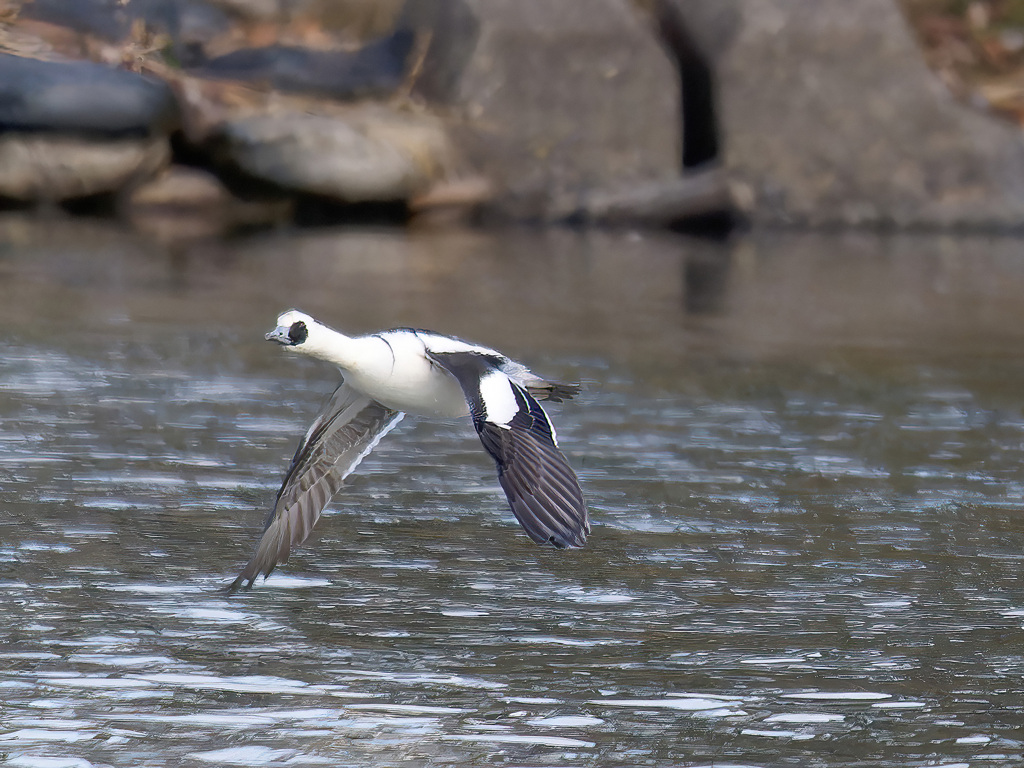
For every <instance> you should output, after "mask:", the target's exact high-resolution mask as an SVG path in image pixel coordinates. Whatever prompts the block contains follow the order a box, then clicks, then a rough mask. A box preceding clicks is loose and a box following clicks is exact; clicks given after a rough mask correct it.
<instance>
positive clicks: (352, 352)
mask: <svg viewBox="0 0 1024 768" xmlns="http://www.w3.org/2000/svg"><path fill="white" fill-rule="evenodd" d="M306 326H307V330H308V332H309V335H308V336H307V337H306V341H305V342H304V343H303V344H301V345H300V346H298V347H294V349H295V351H296V352H301V353H303V354H305V355H309V356H310V357H315V358H317V359H318V360H324V361H326V362H328V363H333V364H334V365H336V366H338V367H339V368H341V369H342V370H351V369H352V368H355V367H358V362H359V351H358V350H359V347H360V344H359V340H358V339H353V338H352V337H351V336H346V335H345V334H343V333H339V332H338V331H336V330H334V329H333V328H328V327H327V326H326V325H322V324H320V323H318V322H315V321H314V322H312V323H307V324H306Z"/></svg>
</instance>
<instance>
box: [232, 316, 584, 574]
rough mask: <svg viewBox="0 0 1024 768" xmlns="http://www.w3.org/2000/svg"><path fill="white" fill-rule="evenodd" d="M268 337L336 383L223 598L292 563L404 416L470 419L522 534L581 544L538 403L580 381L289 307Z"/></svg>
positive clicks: (570, 486) (565, 393)
mask: <svg viewBox="0 0 1024 768" xmlns="http://www.w3.org/2000/svg"><path fill="white" fill-rule="evenodd" d="M266 338H267V339H268V340H269V341H273V342H276V343H277V344H280V345H282V346H283V347H285V348H286V349H288V350H291V351H294V352H300V353H302V354H306V355H309V356H310V357H315V358H318V359H320V360H324V361H326V362H329V363H333V364H334V365H336V366H338V368H340V369H341V373H342V379H343V380H342V383H341V384H340V385H339V386H338V388H337V389H336V390H335V391H334V394H333V395H331V397H330V399H329V400H328V402H327V404H326V405H325V406H324V408H323V409H322V410H321V411H320V413H319V414H318V415H317V417H316V419H314V421H313V424H312V426H310V428H309V430H308V431H307V432H306V435H305V437H303V438H302V441H301V442H300V443H299V447H298V450H297V451H296V452H295V457H294V458H293V459H292V463H291V466H290V467H289V468H288V472H287V473H286V474H285V478H284V483H283V484H282V485H281V490H280V491H278V493H277V501H276V502H275V504H274V508H273V509H272V510H271V511H270V514H269V515H268V517H267V520H266V524H265V527H264V530H263V537H262V538H261V539H260V541H259V544H258V545H257V547H256V553H255V554H254V555H253V556H252V559H251V560H249V562H248V564H247V565H246V566H245V568H243V569H242V572H241V573H240V574H239V576H238V578H237V579H235V580H234V582H232V583H231V585H230V586H229V587H228V592H229V593H231V592H235V591H237V590H238V589H240V588H244V589H249V588H250V587H252V585H253V582H255V580H256V578H257V577H258V576H260V575H261V574H262V575H263V576H264V577H266V576H269V575H270V573H271V571H273V570H274V568H275V567H276V566H277V564H278V563H280V562H284V561H285V560H287V559H288V554H289V553H290V552H291V549H292V547H295V546H297V545H299V544H301V543H302V542H303V541H305V539H306V537H307V536H309V533H310V531H311V530H312V529H313V526H314V525H315V524H316V521H317V520H318V519H319V517H320V513H321V512H322V511H323V509H324V507H326V506H327V504H328V503H329V502H330V500H331V498H332V497H333V496H334V494H335V493H337V492H338V490H339V489H340V488H341V486H342V481H343V480H344V479H345V478H346V477H347V476H348V475H349V474H350V473H351V472H352V470H354V469H355V468H356V466H358V464H359V462H361V461H362V460H363V459H364V458H365V457H366V455H367V454H368V453H369V452H370V451H372V450H373V449H374V447H375V446H376V445H377V443H378V442H380V439H381V438H382V437H384V435H386V434H387V433H388V432H390V431H391V430H392V429H393V428H394V427H395V425H397V424H398V422H399V421H401V420H402V418H403V417H404V416H405V414H406V413H412V414H418V415H422V416H433V417H440V418H452V417H458V416H465V415H469V416H471V417H472V419H473V426H474V427H476V432H477V435H479V437H480V442H482V443H483V446H484V449H485V450H486V451H487V452H488V453H489V454H490V455H491V456H492V457H493V459H494V461H495V463H496V464H497V467H498V482H499V483H500V484H501V487H502V489H503V490H504V491H505V496H506V497H507V499H508V504H509V506H510V507H511V508H512V513H513V514H514V515H515V516H516V519H517V520H519V523H520V524H521V525H522V527H523V529H524V530H525V531H526V533H527V535H528V536H529V537H530V538H531V539H533V540H534V541H535V542H538V543H550V544H553V545H554V546H555V547H557V548H559V549H562V548H566V547H582V546H583V545H584V543H585V542H586V538H587V534H588V533H589V532H590V522H589V519H588V515H587V507H586V504H585V502H584V500H583V492H582V491H581V490H580V484H579V480H577V478H576V474H575V473H574V472H573V471H572V469H571V468H570V467H569V463H568V462H567V461H566V458H565V456H564V455H563V454H562V452H561V451H560V450H559V448H558V442H557V440H556V437H555V430H554V427H552V426H551V421H550V419H548V416H547V414H546V413H545V412H544V409H543V408H541V406H540V403H538V402H537V401H538V400H553V401H555V402H561V401H562V400H564V399H568V398H571V397H573V396H574V395H576V394H578V393H579V390H580V388H579V386H578V385H576V384H558V383H555V382H550V381H546V380H544V379H542V378H540V377H539V376H537V375H535V374H534V373H532V372H531V371H530V370H529V369H528V368H526V366H524V365H522V364H520V363H517V362H515V361H513V360H510V359H509V358H507V357H505V356H504V355H503V354H501V353H500V352H496V351H495V350H493V349H488V348H487V347H481V346H478V345H476V344H470V343H468V342H465V341H462V340H461V339H456V338H453V337H451V336H442V335H441V334H438V333H434V332H432V331H424V330H420V329H416V328H395V329H393V330H389V331H381V332H380V333H374V334H370V335H368V336H355V337H352V336H346V335H345V334H343V333H339V332H338V331H335V330H334V329H332V328H329V327H327V326H326V325H324V324H323V323H320V322H317V321H316V320H314V319H313V318H312V317H310V316H309V315H306V314H303V313H302V312H299V311H297V310H294V309H292V310H289V311H287V312H285V313H283V314H281V315H280V316H279V317H278V318H277V327H276V328H275V329H274V330H273V331H271V332H270V333H268V334H267V335H266Z"/></svg>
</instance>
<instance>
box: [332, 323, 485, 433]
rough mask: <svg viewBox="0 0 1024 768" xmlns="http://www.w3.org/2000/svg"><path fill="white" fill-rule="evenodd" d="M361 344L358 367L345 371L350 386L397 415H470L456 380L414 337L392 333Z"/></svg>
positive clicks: (413, 335) (403, 332)
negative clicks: (401, 412)
mask: <svg viewBox="0 0 1024 768" xmlns="http://www.w3.org/2000/svg"><path fill="white" fill-rule="evenodd" d="M358 341H359V343H360V346H361V347H362V349H360V355H359V360H358V363H357V364H356V365H354V366H352V367H351V368H348V369H343V373H344V374H345V380H346V381H347V382H348V383H349V385H350V386H352V387H355V388H356V389H359V390H360V391H362V392H365V393H366V394H367V395H369V396H370V397H372V398H373V399H374V400H376V401H377V402H379V403H381V404H382V405H386V406H387V407H388V408H393V409H394V410H397V411H404V412H406V413H414V414H419V415H422V416H434V417H441V418H454V417H457V416H465V415H466V414H467V413H469V406H468V405H467V404H466V397H465V395H464V394H463V392H462V388H461V387H460V386H459V383H458V382H457V381H456V380H455V377H454V376H452V375H451V374H449V373H448V372H447V371H446V370H444V369H443V368H441V367H439V366H437V365H435V364H433V363H432V362H431V361H430V359H429V358H428V357H427V356H426V353H425V350H424V347H423V342H422V341H420V339H418V338H417V336H416V335H415V334H414V333H412V332H408V331H388V332H385V333H382V334H379V335H376V336H366V337H363V338H361V339H358Z"/></svg>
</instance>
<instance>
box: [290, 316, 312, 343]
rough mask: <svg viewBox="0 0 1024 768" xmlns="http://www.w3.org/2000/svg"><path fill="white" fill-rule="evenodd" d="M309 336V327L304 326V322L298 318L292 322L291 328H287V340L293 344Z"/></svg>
mask: <svg viewBox="0 0 1024 768" xmlns="http://www.w3.org/2000/svg"><path fill="white" fill-rule="evenodd" d="M307 336H309V329H308V328H306V324H305V323H304V322H302V321H301V320H299V321H298V322H295V323H292V326H291V328H289V329H288V341H290V342H291V343H292V344H293V345H294V344H301V343H302V342H304V341H305V340H306V337H307Z"/></svg>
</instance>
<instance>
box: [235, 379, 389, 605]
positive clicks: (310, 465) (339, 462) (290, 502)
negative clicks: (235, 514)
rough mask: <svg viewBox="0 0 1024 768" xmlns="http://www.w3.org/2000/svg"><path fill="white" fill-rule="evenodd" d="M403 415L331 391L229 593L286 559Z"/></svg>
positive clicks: (351, 393) (344, 390)
mask: <svg viewBox="0 0 1024 768" xmlns="http://www.w3.org/2000/svg"><path fill="white" fill-rule="evenodd" d="M404 415H405V414H403V413H401V412H399V411H393V410H391V409H390V408H386V407H384V406H383V405H381V404H380V403H378V402H377V401H376V400H373V399H372V398H369V397H367V396H366V395H364V394H362V393H359V392H356V391H355V390H353V389H351V388H350V387H348V386H347V385H345V384H342V385H341V386H339V387H338V388H337V389H336V390H335V391H334V394H333V395H331V399H330V400H328V402H327V404H326V405H325V406H324V408H323V410H321V411H320V413H319V414H318V415H317V417H316V419H315V420H314V421H313V425H312V426H311V427H310V428H309V431H308V432H307V433H306V436H305V437H304V438H303V439H302V442H301V443H299V448H298V450H297V451H296V452H295V457H294V458H293V459H292V464H291V466H290V467H289V468H288V473H287V474H286V475H285V478H284V483H282V485H281V490H279V491H278V492H277V502H276V503H275V504H274V508H273V509H272V510H271V511H270V514H269V515H268V516H267V522H266V525H265V527H264V530H263V538H261V539H260V543H259V544H258V545H257V547H256V553H255V554H254V555H253V556H252V559H251V560H249V562H248V564H247V565H246V566H245V568H243V569H242V572H241V573H240V574H239V575H238V578H237V579H235V580H234V581H233V582H232V583H231V586H229V587H228V593H229V594H230V593H232V592H235V591H237V590H238V589H239V588H245V589H249V588H250V587H251V586H252V585H253V582H254V581H256V578H257V577H258V576H259V575H260V574H263V575H264V576H265V577H266V576H269V575H270V572H271V571H273V570H274V568H275V566H276V565H277V564H278V563H280V562H284V561H285V560H287V559H288V554H289V553H290V552H291V548H292V547H294V546H297V545H299V544H301V543H302V542H303V541H305V540H306V537H307V536H309V533H310V531H312V530H313V526H314V525H315V524H316V521H317V520H318V519H319V518H320V513H321V512H322V511H323V509H324V507H326V506H327V504H328V502H330V500H331V497H332V496H334V494H335V493H337V492H338V490H339V489H340V488H341V485H342V481H343V480H344V479H345V478H346V477H348V475H349V474H350V473H351V472H352V470H354V469H355V468H356V467H357V466H358V465H359V462H361V461H362V460H363V458H364V457H365V456H366V455H367V454H368V453H369V452H370V451H372V450H373V449H374V447H375V446H376V445H377V443H378V442H380V439H381V438H382V437H384V435H386V434H387V433H388V432H390V431H391V430H392V429H393V428H394V426H395V425H396V424H398V422H399V421H401V420H402V417H403V416H404ZM247 582H248V583H247Z"/></svg>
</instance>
